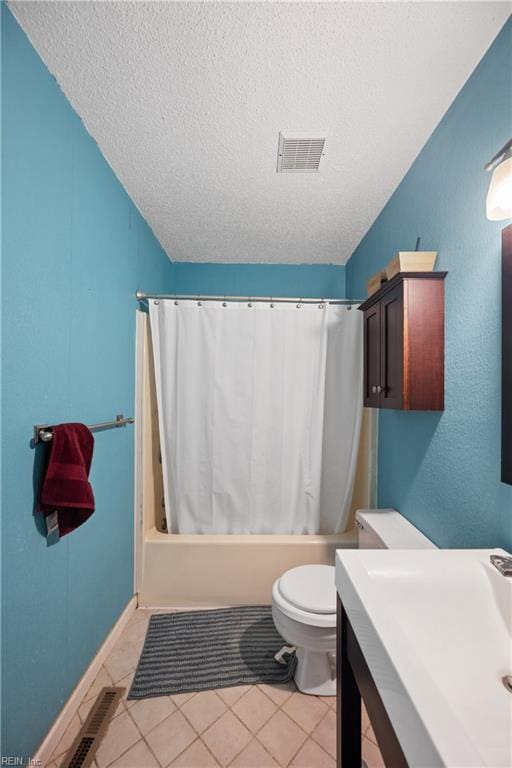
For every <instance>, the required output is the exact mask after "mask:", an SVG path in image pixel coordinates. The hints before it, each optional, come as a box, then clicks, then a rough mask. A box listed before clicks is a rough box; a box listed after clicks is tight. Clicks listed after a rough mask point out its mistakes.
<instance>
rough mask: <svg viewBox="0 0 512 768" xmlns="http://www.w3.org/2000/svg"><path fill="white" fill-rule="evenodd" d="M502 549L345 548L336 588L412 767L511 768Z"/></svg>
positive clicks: (509, 622)
mask: <svg viewBox="0 0 512 768" xmlns="http://www.w3.org/2000/svg"><path fill="white" fill-rule="evenodd" d="M492 554H500V555H503V554H506V553H505V552H504V551H503V550H501V549H480V550H474V549H473V550H437V549H436V550H337V552H336V587H337V590H338V592H339V595H340V597H341V600H342V603H343V605H344V607H345V610H346V612H347V614H348V617H349V619H350V623H351V624H352V627H353V629H354V632H355V633H356V636H357V639H358V641H359V645H360V646H361V650H362V651H363V653H364V656H365V658H366V662H367V664H368V667H369V669H370V672H371V673H372V676H373V678H374V681H375V683H376V685H377V687H378V689H379V693H380V695H381V698H382V700H383V703H384V705H385V707H386V710H387V712H388V715H389V717H390V719H391V722H392V724H393V727H394V729H395V732H396V735H397V737H398V739H399V741H400V744H401V746H402V749H403V751H404V754H405V756H406V758H407V760H408V763H409V765H410V766H411V768H414V767H416V766H418V767H419V766H422V768H436V767H437V766H449V767H450V768H483V767H484V766H489V768H491V767H492V768H511V766H512V693H510V692H509V691H507V689H506V688H505V686H504V684H503V682H502V678H503V676H504V675H512V578H510V577H505V576H502V575H501V574H500V573H499V572H498V571H497V570H496V569H495V568H494V566H492V565H491V563H490V561H489V557H490V555H492Z"/></svg>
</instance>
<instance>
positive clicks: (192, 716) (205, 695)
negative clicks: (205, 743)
mask: <svg viewBox="0 0 512 768" xmlns="http://www.w3.org/2000/svg"><path fill="white" fill-rule="evenodd" d="M226 710H227V707H226V705H225V704H224V702H223V701H222V700H221V699H219V697H218V696H217V694H216V693H215V691H201V692H200V693H196V695H195V696H194V697H193V698H191V699H189V700H188V701H186V702H185V703H184V704H182V706H181V711H182V712H183V714H184V715H185V717H186V718H187V720H188V721H189V722H190V724H191V725H192V727H193V728H194V729H195V730H196V731H197V733H198V734H201V733H202V732H203V731H205V730H206V729H207V728H208V726H209V725H211V724H212V723H214V722H215V721H216V720H218V719H219V717H220V716H221V715H223V714H224V712H226Z"/></svg>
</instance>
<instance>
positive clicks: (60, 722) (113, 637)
mask: <svg viewBox="0 0 512 768" xmlns="http://www.w3.org/2000/svg"><path fill="white" fill-rule="evenodd" d="M136 607H137V595H134V596H133V597H132V598H131V599H130V601H129V602H128V604H127V606H126V608H125V609H124V611H123V612H122V614H121V615H120V617H119V618H118V620H117V621H116V623H115V624H114V626H113V628H112V629H111V631H110V633H109V634H108V635H107V638H106V639H105V642H104V643H103V645H102V646H101V648H100V649H99V651H98V653H97V654H96V656H95V657H94V659H93V660H92V661H91V663H90V664H89V666H88V667H87V669H86V671H85V672H84V674H83V676H82V678H81V679H80V681H79V683H78V685H77V686H76V688H75V690H74V691H73V693H72V694H71V696H70V697H69V699H68V700H67V702H66V703H65V704H64V706H63V708H62V709H61V711H60V713H59V715H58V717H57V719H56V720H55V722H54V724H53V725H52V727H51V728H50V730H49V731H48V734H47V736H46V737H45V739H44V740H43V742H42V744H41V746H40V747H39V749H38V750H37V752H36V754H35V755H34V764H35V765H46V764H47V763H48V762H49V761H50V757H51V756H52V754H53V751H54V750H55V747H56V746H57V744H58V743H59V741H60V740H61V738H62V736H63V735H64V731H65V730H66V728H67V727H68V725H69V724H70V722H71V720H72V719H73V717H74V716H75V714H76V712H77V711H78V707H79V706H80V704H81V703H82V699H83V698H84V696H85V694H86V693H87V691H88V690H89V688H90V687H91V685H92V684H93V682H94V680H95V678H96V675H97V674H98V672H99V671H100V669H101V667H102V666H103V662H104V661H105V659H106V658H107V656H108V655H109V653H110V652H111V651H112V648H113V647H114V645H115V644H116V642H117V640H118V639H119V636H120V634H121V632H122V631H123V629H124V628H125V627H126V625H127V623H128V621H129V619H130V617H131V615H132V614H133V612H134V611H135V608H136ZM38 760H39V761H40V762H37V761H38Z"/></svg>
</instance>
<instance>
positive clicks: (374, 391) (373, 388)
mask: <svg viewBox="0 0 512 768" xmlns="http://www.w3.org/2000/svg"><path fill="white" fill-rule="evenodd" d="M376 391H377V387H376V386H375V384H374V385H373V387H372V392H373V394H375V393H376Z"/></svg>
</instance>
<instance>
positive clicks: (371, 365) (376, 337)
mask: <svg viewBox="0 0 512 768" xmlns="http://www.w3.org/2000/svg"><path fill="white" fill-rule="evenodd" d="M379 383H380V305H379V304H374V305H373V307H370V309H367V310H366V312H365V313H364V405H365V406H366V407H367V408H378V407H379V405H380V394H379V389H378V388H379Z"/></svg>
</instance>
